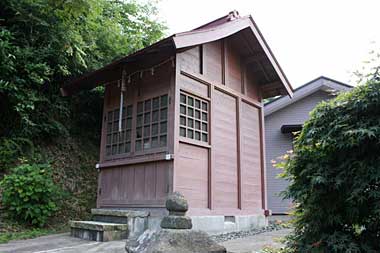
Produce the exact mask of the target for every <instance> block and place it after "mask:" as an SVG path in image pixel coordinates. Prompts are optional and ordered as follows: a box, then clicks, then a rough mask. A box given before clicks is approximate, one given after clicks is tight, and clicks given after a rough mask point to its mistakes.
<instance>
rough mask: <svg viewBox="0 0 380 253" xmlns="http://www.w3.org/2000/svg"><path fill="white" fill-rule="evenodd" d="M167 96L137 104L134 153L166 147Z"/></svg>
mask: <svg viewBox="0 0 380 253" xmlns="http://www.w3.org/2000/svg"><path fill="white" fill-rule="evenodd" d="M167 131H168V95H163V96H160V97H155V98H152V99H147V100H145V101H141V102H138V103H137V118H136V143H135V144H136V145H135V150H136V151H143V150H149V149H152V148H159V147H166V142H167Z"/></svg>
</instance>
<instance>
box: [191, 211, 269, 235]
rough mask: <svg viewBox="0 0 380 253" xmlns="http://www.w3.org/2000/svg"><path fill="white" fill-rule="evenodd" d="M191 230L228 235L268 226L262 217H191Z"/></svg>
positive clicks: (265, 219)
mask: <svg viewBox="0 0 380 253" xmlns="http://www.w3.org/2000/svg"><path fill="white" fill-rule="evenodd" d="M191 218H192V222H193V229H195V230H202V231H205V232H207V233H210V234H218V233H228V232H235V231H242V230H250V229H254V228H261V227H265V226H267V225H268V220H267V218H266V217H265V216H264V215H244V216H192V217H191Z"/></svg>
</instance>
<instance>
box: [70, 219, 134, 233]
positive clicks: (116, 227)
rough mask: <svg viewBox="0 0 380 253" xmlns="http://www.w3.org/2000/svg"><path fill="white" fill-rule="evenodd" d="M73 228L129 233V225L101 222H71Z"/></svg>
mask: <svg viewBox="0 0 380 253" xmlns="http://www.w3.org/2000/svg"><path fill="white" fill-rule="evenodd" d="M70 227H71V228H79V229H87V230H94V231H127V230H128V225H127V224H118V223H108V222H99V221H70Z"/></svg>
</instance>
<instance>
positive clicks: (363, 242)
mask: <svg viewBox="0 0 380 253" xmlns="http://www.w3.org/2000/svg"><path fill="white" fill-rule="evenodd" d="M367 77H368V76H367ZM379 140H380V76H379V75H378V71H377V70H376V71H375V74H374V75H372V76H371V78H367V82H366V83H365V84H363V85H359V86H357V87H356V88H354V89H353V90H352V91H351V92H347V93H343V94H340V95H339V96H338V97H337V98H336V99H333V100H331V101H329V102H322V103H320V104H319V105H318V106H317V107H316V108H315V109H314V110H313V111H312V112H311V114H310V119H309V120H308V121H307V122H306V123H305V125H304V128H303V130H302V131H301V133H300V135H299V137H298V138H297V140H296V141H295V143H294V152H293V154H292V155H291V156H290V159H288V160H287V161H286V162H285V177H286V178H287V179H289V180H290V181H291V183H290V186H289V188H288V190H287V192H286V194H285V195H286V197H289V198H292V199H294V201H295V203H296V207H295V210H294V212H295V231H294V234H293V235H292V236H291V237H290V240H289V242H288V249H290V250H291V251H292V252H379V251H380V244H379V241H380V219H379V217H380V155H379V154H380V141H379Z"/></svg>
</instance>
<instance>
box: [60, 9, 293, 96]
mask: <svg viewBox="0 0 380 253" xmlns="http://www.w3.org/2000/svg"><path fill="white" fill-rule="evenodd" d="M240 32H241V33H242V34H243V35H244V36H245V38H247V40H248V44H249V47H250V49H251V51H252V57H251V58H255V57H259V58H260V61H261V63H258V64H260V66H259V67H260V69H261V71H263V72H267V73H264V74H263V75H262V76H265V78H261V79H260V80H259V84H260V85H263V90H264V93H265V96H266V97H270V96H276V95H284V94H287V95H289V96H292V95H293V89H292V87H291V85H290V83H289V81H288V79H287V78H286V76H285V74H284V72H283V70H282V69H281V67H280V65H279V64H278V62H277V60H276V58H275V57H274V55H273V53H272V51H271V50H270V48H269V46H268V44H267V43H266V41H265V39H264V37H263V36H262V34H261V32H260V31H259V29H258V27H257V25H256V24H255V22H254V20H253V18H252V17H251V16H246V17H240V16H239V14H238V13H237V12H236V11H232V12H230V13H229V14H228V15H225V16H223V17H221V18H218V19H216V20H214V21H212V22H209V23H207V24H205V25H202V26H200V27H198V28H195V29H193V30H190V31H187V32H182V33H177V34H173V35H171V36H169V37H167V38H165V39H163V40H160V41H158V42H157V43H154V44H152V45H151V46H148V47H146V48H143V49H141V50H138V51H136V52H134V53H132V54H130V55H128V56H126V57H123V58H121V59H119V60H117V61H114V62H112V63H110V64H108V65H106V66H104V67H103V68H100V69H98V70H95V71H93V72H90V73H87V74H85V75H82V76H81V77H79V78H77V79H75V80H73V81H71V82H69V83H68V84H66V85H64V86H63V87H62V88H61V92H62V94H63V95H64V96H67V95H72V94H75V93H77V92H79V91H80V90H84V89H92V88H94V87H96V86H99V85H102V84H104V83H105V82H109V81H111V79H112V76H114V77H113V78H115V76H118V77H120V73H121V69H122V68H123V66H124V67H127V69H130V70H134V71H136V69H141V68H146V67H151V66H154V65H156V64H158V63H159V62H160V61H162V60H164V59H167V58H169V57H170V56H173V55H174V54H175V53H176V51H177V50H179V49H185V48H190V47H194V46H197V45H201V44H204V43H208V42H212V41H216V40H220V39H223V38H226V37H229V36H232V35H234V34H236V33H240ZM254 64H257V61H255V62H254ZM254 64H252V68H254V67H255V65H254ZM261 64H262V65H261ZM263 66H264V67H263ZM257 68H258V67H257ZM130 72H132V71H130ZM117 79H120V78H117Z"/></svg>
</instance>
